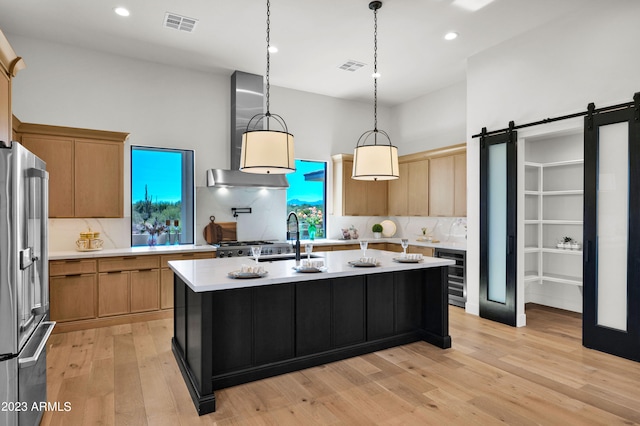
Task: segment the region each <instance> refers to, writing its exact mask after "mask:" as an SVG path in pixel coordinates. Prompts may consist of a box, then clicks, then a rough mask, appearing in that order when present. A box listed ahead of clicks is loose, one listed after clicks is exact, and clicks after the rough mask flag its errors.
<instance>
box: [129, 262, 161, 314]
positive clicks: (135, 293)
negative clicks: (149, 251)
mask: <svg viewBox="0 0 640 426" xmlns="http://www.w3.org/2000/svg"><path fill="white" fill-rule="evenodd" d="M130 285H131V312H146V311H155V310H158V309H159V308H160V271H159V270H158V269H151V270H146V271H131V283H130Z"/></svg>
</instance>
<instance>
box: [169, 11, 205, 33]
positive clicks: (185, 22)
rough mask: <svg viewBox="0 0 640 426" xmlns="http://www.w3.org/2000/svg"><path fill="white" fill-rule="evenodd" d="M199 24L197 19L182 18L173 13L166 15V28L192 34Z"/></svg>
mask: <svg viewBox="0 0 640 426" xmlns="http://www.w3.org/2000/svg"><path fill="white" fill-rule="evenodd" d="M197 23H198V20H197V19H193V18H187V17H186V16H180V15H177V14H175V13H171V12H167V13H165V14H164V26H165V27H166V28H173V29H174V30H179V31H185V32H187V33H191V32H193V30H194V29H195V28H196V24H197Z"/></svg>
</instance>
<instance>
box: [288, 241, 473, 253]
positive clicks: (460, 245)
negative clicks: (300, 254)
mask: <svg viewBox="0 0 640 426" xmlns="http://www.w3.org/2000/svg"><path fill="white" fill-rule="evenodd" d="M360 241H368V242H369V243H370V244H375V243H392V244H400V238H377V239H376V238H360V239H358V240H338V239H329V238H323V239H318V240H314V241H311V240H301V241H300V245H301V246H304V244H306V243H313V244H314V245H317V246H318V247H320V246H329V245H339V244H344V245H348V244H359V243H360ZM409 244H411V245H413V246H420V247H432V248H442V249H450V250H462V251H466V250H467V240H464V241H458V240H456V241H441V242H438V243H434V242H430V241H418V239H417V238H409Z"/></svg>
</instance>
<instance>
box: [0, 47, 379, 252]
mask: <svg viewBox="0 0 640 426" xmlns="http://www.w3.org/2000/svg"><path fill="white" fill-rule="evenodd" d="M7 38H8V39H9V41H10V42H11V44H12V47H13V48H14V50H15V51H16V52H18V54H19V55H20V56H22V57H23V58H24V60H25V62H26V64H27V68H26V69H25V70H23V71H21V72H20V74H19V75H18V77H17V78H16V79H14V86H13V111H14V114H15V115H16V117H18V118H19V119H20V120H21V121H24V122H30V123H40V124H51V125H59V126H69V127H82V128H91V129H100V130H112V131H120V132H129V133H130V137H129V141H128V143H127V145H126V146H125V171H124V178H125V188H124V189H125V202H124V204H125V209H124V215H125V218H124V219H120V220H118V219H115V220H113V219H110V220H76V219H56V220H52V221H51V223H50V224H51V226H50V235H51V241H52V244H51V245H50V248H51V249H52V250H65V249H73V248H74V247H75V245H74V240H75V238H76V237H75V236H76V235H77V233H78V232H80V231H81V230H84V229H86V228H87V227H88V226H91V227H92V229H95V230H100V231H102V233H103V234H102V235H103V237H104V238H105V240H106V241H105V247H107V248H112V247H128V246H129V241H130V237H129V232H130V229H131V227H130V220H131V219H130V217H129V216H130V210H129V207H128V205H130V183H129V180H130V170H129V146H130V145H131V144H133V145H150V146H159V147H172V148H182V149H193V150H195V153H196V155H195V161H196V186H197V201H196V203H197V208H196V233H195V235H196V237H197V240H196V242H197V243H203V242H204V240H203V239H202V228H203V227H204V226H205V225H206V224H207V223H208V222H209V216H210V215H212V214H214V215H216V218H217V221H229V220H234V219H233V217H232V216H231V212H230V211H226V210H227V208H226V207H227V204H228V200H226V199H224V198H221V199H214V198H215V196H216V192H215V191H212V190H209V189H208V188H206V187H205V186H204V185H205V171H206V170H207V169H209V168H228V167H229V144H230V142H229V140H230V134H229V121H230V99H229V93H230V75H213V74H207V73H203V72H197V71H191V70H187V69H183V68H179V67H171V66H166V65H160V64H156V63H152V62H147V61H141V60H135V59H131V58H126V57H121V56H117V55H112V54H106V53H102V52H97V51H91V50H86V49H82V48H77V47H72V46H67V45H62V44H56V43H50V42H48V41H43V40H35V39H29V38H25V37H20V36H13V35H11V34H7ZM271 112H273V113H277V114H280V115H281V116H282V117H284V118H285V120H286V122H287V125H288V126H289V130H290V132H292V133H293V134H294V136H295V138H296V157H297V158H302V159H312V160H326V161H328V160H330V155H331V154H337V153H342V152H351V151H352V150H353V147H354V146H355V144H356V142H357V139H358V137H359V136H360V134H361V133H363V132H364V131H365V130H368V129H369V128H371V127H372V116H373V115H372V106H371V105H370V104H369V103H361V102H350V101H345V100H341V99H337V98H331V97H327V96H321V95H316V94H312V93H307V92H300V91H296V90H290V89H285V88H280V87H274V86H272V87H271ZM378 112H379V116H380V117H379V118H380V122H381V127H382V126H388V125H389V122H390V120H389V118H388V117H389V116H390V109H389V108H386V107H379V108H378ZM329 176H331V169H330V170H329ZM330 187H331V186H330V185H329V188H330ZM241 198H242V200H243V201H242V202H243V203H248V202H255V203H256V204H252V205H253V207H254V212H255V213H252V215H250V216H251V218H248V217H247V218H244V217H243V218H242V219H243V220H249V219H251V221H252V222H253V223H263V224H265V226H264V228H261V230H260V232H261V235H269V233H270V232H271V231H268V229H269V228H274V229H277V228H280V227H284V225H283V224H284V221H285V219H286V218H285V217H284V215H280V214H275V213H274V211H272V210H271V209H269V208H266V207H267V205H266V204H265V198H264V197H253V196H252V195H251V194H244V195H243V196H242V197H241ZM271 198H272V199H274V200H277V201H274V202H277V203H279V202H280V199H281V198H282V196H281V195H274V196H273V197H271ZM251 200H254V201H251ZM242 207H244V206H242ZM284 209H286V208H283V211H284ZM277 211H278V212H279V211H280V210H277ZM247 216H249V215H247ZM279 216H282V217H279ZM239 225H241V223H239ZM247 229H249V228H247ZM247 229H245V231H246V230H247ZM239 232H242V231H240V230H239Z"/></svg>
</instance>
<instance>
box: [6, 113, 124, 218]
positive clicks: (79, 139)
mask: <svg viewBox="0 0 640 426" xmlns="http://www.w3.org/2000/svg"><path fill="white" fill-rule="evenodd" d="M15 127H16V126H14V128H15ZM16 131H17V137H18V138H19V140H20V141H21V143H22V144H23V145H24V146H25V147H26V148H27V149H28V150H30V151H31V152H33V153H34V154H36V155H37V156H38V157H40V158H42V159H43V160H44V161H45V162H46V163H47V171H48V172H49V217H51V218H63V217H65V218H72V217H76V218H88V217H112V218H113V217H123V189H124V188H123V187H124V177H123V174H124V171H123V167H124V142H125V140H126V139H127V137H128V136H129V135H128V133H120V132H108V131H101V130H89V129H76V128H70V127H58V126H45V125H40V124H30V123H20V125H19V126H18V127H17V130H16Z"/></svg>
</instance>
